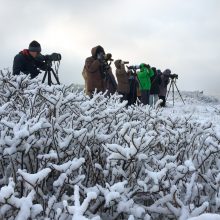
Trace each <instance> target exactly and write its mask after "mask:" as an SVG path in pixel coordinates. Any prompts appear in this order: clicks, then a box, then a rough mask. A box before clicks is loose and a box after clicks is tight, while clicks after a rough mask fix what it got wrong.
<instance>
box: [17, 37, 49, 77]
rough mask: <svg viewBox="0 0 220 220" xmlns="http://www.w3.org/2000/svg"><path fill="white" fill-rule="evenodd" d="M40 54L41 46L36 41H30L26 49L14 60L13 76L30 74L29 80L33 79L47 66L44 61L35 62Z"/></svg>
mask: <svg viewBox="0 0 220 220" xmlns="http://www.w3.org/2000/svg"><path fill="white" fill-rule="evenodd" d="M40 52H41V45H40V44H39V43H38V42H37V41H32V42H31V43H30V44H29V48H28V49H24V50H23V51H21V52H20V53H19V54H17V55H16V56H15V58H14V62H13V75H19V74H20V73H21V72H22V73H24V74H30V75H31V78H32V79H33V78H35V77H36V76H37V75H38V74H39V73H40V70H38V68H39V69H41V70H46V68H47V65H46V62H44V61H39V60H37V59H36V58H37V56H38V55H39V54H40Z"/></svg>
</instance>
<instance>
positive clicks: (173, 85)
mask: <svg viewBox="0 0 220 220" xmlns="http://www.w3.org/2000/svg"><path fill="white" fill-rule="evenodd" d="M172 90H173V106H174V81H172Z"/></svg>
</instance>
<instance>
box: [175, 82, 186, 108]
mask: <svg viewBox="0 0 220 220" xmlns="http://www.w3.org/2000/svg"><path fill="white" fill-rule="evenodd" d="M174 84H175V86H176V89H177V91H178V93H179V96H180V98H181V99H182V102H183V104H184V105H185V102H184V100H183V97H182V96H181V93H180V91H179V89H178V87H177V85H176V82H175V83H174Z"/></svg>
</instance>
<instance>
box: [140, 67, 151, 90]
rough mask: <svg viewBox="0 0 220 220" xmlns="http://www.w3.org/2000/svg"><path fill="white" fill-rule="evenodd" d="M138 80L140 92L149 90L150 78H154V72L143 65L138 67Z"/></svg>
mask: <svg viewBox="0 0 220 220" xmlns="http://www.w3.org/2000/svg"><path fill="white" fill-rule="evenodd" d="M137 75H138V80H139V84H140V90H141V91H142V90H150V89H151V77H153V76H154V71H153V70H152V69H151V68H147V67H146V66H145V64H143V63H142V64H141V65H140V72H138V74H137Z"/></svg>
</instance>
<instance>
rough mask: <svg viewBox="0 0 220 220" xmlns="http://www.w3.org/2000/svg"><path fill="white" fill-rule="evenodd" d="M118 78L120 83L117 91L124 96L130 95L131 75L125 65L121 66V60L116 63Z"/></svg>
mask: <svg viewBox="0 0 220 220" xmlns="http://www.w3.org/2000/svg"><path fill="white" fill-rule="evenodd" d="M115 67H116V77H117V81H118V87H117V91H118V92H120V93H123V94H129V92H130V85H129V74H128V73H127V72H126V70H125V65H124V64H121V60H116V61H115Z"/></svg>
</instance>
